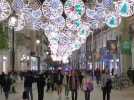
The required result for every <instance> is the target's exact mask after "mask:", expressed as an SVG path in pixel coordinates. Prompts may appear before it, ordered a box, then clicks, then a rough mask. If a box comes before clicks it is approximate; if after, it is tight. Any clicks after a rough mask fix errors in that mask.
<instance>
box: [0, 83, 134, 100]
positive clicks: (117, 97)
mask: <svg viewBox="0 0 134 100" xmlns="http://www.w3.org/2000/svg"><path fill="white" fill-rule="evenodd" d="M22 91H23V84H22V83H19V84H17V93H16V94H11V95H10V96H9V100H22ZM33 94H34V100H37V91H36V84H34V88H33ZM0 100H5V99H4V95H3V94H0ZM44 100H58V96H57V93H56V92H49V93H45V97H44ZM61 100H66V99H65V97H64V91H63V93H62V99H61ZM69 100H71V98H69ZM78 100H84V93H83V92H82V91H79V93H78ZM91 100H102V92H101V89H100V88H99V87H98V86H95V89H94V91H93V92H92V93H91ZM111 100H134V87H130V88H126V89H122V90H112V94H111Z"/></svg>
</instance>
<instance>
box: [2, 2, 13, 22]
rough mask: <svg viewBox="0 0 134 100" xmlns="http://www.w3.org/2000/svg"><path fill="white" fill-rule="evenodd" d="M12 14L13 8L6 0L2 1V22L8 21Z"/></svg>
mask: <svg viewBox="0 0 134 100" xmlns="http://www.w3.org/2000/svg"><path fill="white" fill-rule="evenodd" d="M10 14H11V7H10V5H9V3H8V2H7V1H6V0H0V21H3V20H5V19H7V18H8V17H9V16H10Z"/></svg>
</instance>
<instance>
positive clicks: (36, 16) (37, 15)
mask: <svg viewBox="0 0 134 100" xmlns="http://www.w3.org/2000/svg"><path fill="white" fill-rule="evenodd" d="M31 14H32V17H33V18H34V19H40V18H41V17H42V11H41V9H37V10H32V13H31Z"/></svg>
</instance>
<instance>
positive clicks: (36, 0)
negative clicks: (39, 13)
mask: <svg viewBox="0 0 134 100" xmlns="http://www.w3.org/2000/svg"><path fill="white" fill-rule="evenodd" d="M28 6H29V7H30V8H32V9H33V10H36V9H39V8H40V7H41V2H40V0H28Z"/></svg>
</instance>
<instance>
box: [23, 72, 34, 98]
mask: <svg viewBox="0 0 134 100" xmlns="http://www.w3.org/2000/svg"><path fill="white" fill-rule="evenodd" d="M33 82H34V77H33V76H32V73H31V72H30V71H28V72H27V73H26V75H25V79H24V89H25V90H26V91H27V93H28V100H33V93H32V83H33ZM29 95H30V97H31V99H29Z"/></svg>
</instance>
